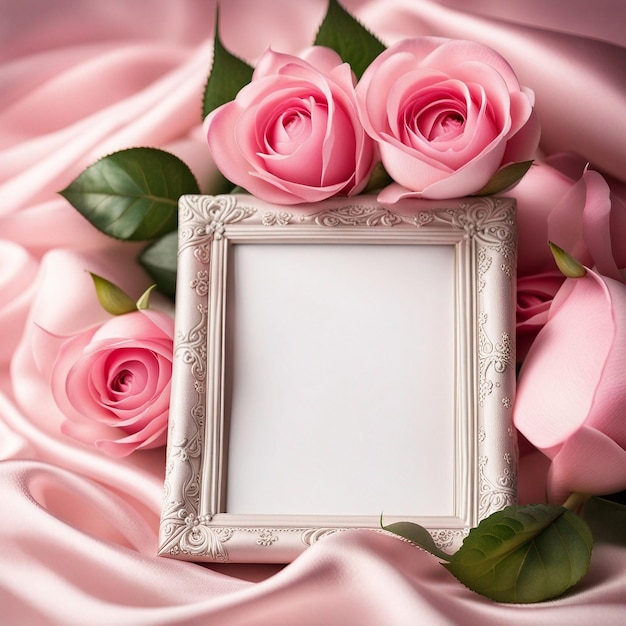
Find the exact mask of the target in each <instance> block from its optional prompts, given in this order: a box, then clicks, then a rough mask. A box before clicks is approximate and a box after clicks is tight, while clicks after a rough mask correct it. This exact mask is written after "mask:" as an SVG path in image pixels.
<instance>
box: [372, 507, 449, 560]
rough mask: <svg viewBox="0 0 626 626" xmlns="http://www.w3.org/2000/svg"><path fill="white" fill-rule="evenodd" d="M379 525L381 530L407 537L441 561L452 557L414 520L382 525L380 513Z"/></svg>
mask: <svg viewBox="0 0 626 626" xmlns="http://www.w3.org/2000/svg"><path fill="white" fill-rule="evenodd" d="M380 525H381V527H382V528H383V530H387V531H389V532H390V533H394V534H395V535H398V536H400V537H404V539H408V540H409V541H411V542H412V543H414V544H416V545H418V546H419V547H420V548H423V549H424V550H426V551H427V552H430V553H431V554H432V555H433V556H436V557H437V558H438V559H441V560H442V561H449V560H450V559H451V558H452V557H451V556H450V555H449V554H447V553H446V552H444V551H443V550H440V549H439V548H438V547H437V546H436V545H435V542H434V541H433V538H432V536H431V534H430V533H429V532H428V531H427V530H426V529H425V528H424V527H423V526H420V525H419V524H415V523H414V522H395V523H393V524H388V525H387V526H383V523H382V515H381V519H380Z"/></svg>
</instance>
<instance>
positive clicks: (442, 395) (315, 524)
mask: <svg viewBox="0 0 626 626" xmlns="http://www.w3.org/2000/svg"><path fill="white" fill-rule="evenodd" d="M178 236H179V243H178V274H177V277H178V278H177V294H176V336H175V346H174V369H173V378H172V396H171V409H170V427H169V434H168V444H167V467H166V477H165V488H164V504H163V512H162V516H161V524H160V539H159V542H160V545H159V552H158V553H159V555H161V556H165V557H170V558H178V559H184V560H191V561H197V562H232V563H241V562H248V563H252V562H257V563H288V562H290V561H292V560H293V559H294V558H296V557H297V556H298V554H300V553H301V552H302V551H303V550H305V549H306V548H307V547H308V546H310V545H312V544H313V543H315V542H316V541H319V540H321V539H323V537H325V536H327V535H329V534H333V533H337V532H341V531H343V530H347V529H351V528H368V529H372V530H379V531H380V530H381V518H382V519H383V520H384V523H385V524H388V523H392V522H395V521H402V520H404V521H415V522H417V523H419V524H421V525H422V526H424V527H426V528H427V529H428V531H429V532H430V534H431V535H432V537H433V539H434V541H435V544H436V545H437V546H438V547H439V548H441V549H442V550H444V551H448V552H450V553H451V552H454V551H455V550H456V549H457V548H458V547H459V546H460V544H461V543H462V541H463V539H464V537H465V536H466V535H467V533H468V532H469V529H470V528H472V527H474V526H476V525H477V524H478V523H479V522H480V520H481V519H484V518H485V517H487V516H488V515H490V514H491V513H493V512H494V511H497V510H500V509H502V508H504V507H505V506H507V505H509V504H513V503H515V501H516V464H517V445H516V435H515V430H514V428H513V425H512V416H511V412H512V405H513V401H514V393H515V341H514V338H515V317H514V316H515V289H516V285H515V272H516V248H517V239H516V226H515V202H514V200H512V199H509V198H501V197H473V198H463V199H458V200H452V201H450V200H448V201H424V200H405V201H403V202H401V203H399V204H398V205H396V206H394V207H393V209H392V208H389V207H386V206H383V205H381V204H380V203H378V202H377V200H376V197H375V196H368V195H363V196H357V197H355V198H333V199H331V200H327V201H324V202H320V203H315V204H309V205H297V206H292V207H290V206H278V205H273V204H271V203H267V202H264V201H262V200H260V199H258V198H255V197H252V196H249V195H237V194H231V195H220V196H205V195H190V196H183V197H182V198H181V200H180V205H179V235H178Z"/></svg>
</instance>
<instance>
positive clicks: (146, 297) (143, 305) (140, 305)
mask: <svg viewBox="0 0 626 626" xmlns="http://www.w3.org/2000/svg"><path fill="white" fill-rule="evenodd" d="M155 287H156V283H155V284H154V285H150V286H149V287H148V288H147V289H146V290H145V291H144V292H143V293H142V294H141V296H139V300H137V303H136V304H137V310H138V311H142V310H144V309H148V308H150V294H151V293H152V291H153V290H154V288H155Z"/></svg>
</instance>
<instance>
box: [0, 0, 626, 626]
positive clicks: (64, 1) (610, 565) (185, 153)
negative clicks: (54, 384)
mask: <svg viewBox="0 0 626 626" xmlns="http://www.w3.org/2000/svg"><path fill="white" fill-rule="evenodd" d="M344 4H345V6H346V8H347V9H349V10H350V11H352V12H353V13H354V14H355V15H356V16H357V17H359V19H361V21H362V22H363V23H365V24H366V25H367V26H368V27H370V28H371V29H372V30H373V31H374V32H376V34H377V35H378V36H379V37H380V38H381V39H382V40H383V41H384V42H385V43H387V44H391V43H393V42H394V41H397V40H398V39H400V38H403V37H406V36H413V35H418V34H434V35H444V36H451V37H463V38H469V39H475V40H478V41H481V42H483V43H486V44H488V45H490V46H492V47H494V48H495V49H496V50H498V51H499V52H500V53H501V54H503V55H504V56H505V58H507V60H509V62H510V63H511V64H512V65H513V67H514V69H515V71H516V72H517V73H518V75H519V77H520V81H521V82H522V83H523V84H524V85H527V86H528V87H530V88H531V89H533V90H534V92H535V95H536V102H537V104H536V106H537V111H538V113H539V116H540V118H541V122H542V128H543V134H542V144H541V149H542V151H543V153H544V154H547V155H549V154H554V153H559V152H562V151H573V152H576V153H578V154H580V155H581V156H582V157H583V158H584V159H586V160H587V161H589V162H591V163H592V164H593V166H594V167H595V168H597V169H599V170H600V171H602V172H604V173H606V174H608V175H611V176H613V177H615V178H617V179H620V178H621V179H624V178H626V148H625V147H624V140H623V139H624V137H625V136H626V132H625V131H626V121H625V118H624V115H623V112H624V111H625V110H626V75H625V74H624V67H626V51H625V49H624V45H625V38H624V34H623V29H622V28H621V27H620V25H622V24H623V23H624V18H625V17H626V9H625V8H624V7H623V4H622V3H621V2H620V1H619V0H603V1H602V2H598V1H595V2H593V3H592V2H590V1H583V0H575V1H567V2H566V1H565V0H553V1H552V2H549V3H545V2H539V1H538V0H536V1H534V2H527V3H517V2H514V1H512V0H508V1H506V2H502V1H500V2H493V1H491V2H490V1H489V0H468V1H467V2H460V1H456V0H442V1H441V2H435V1H434V0H418V1H416V0H369V1H368V0H346V2H345V3H344ZM325 6H326V3H325V2H324V0H303V1H302V2H298V3H293V2H291V1H290V0H263V1H262V2H254V1H253V0H232V1H231V0H229V1H228V2H223V3H222V8H221V20H222V36H223V39H224V42H225V43H226V45H227V46H228V47H229V48H230V49H231V50H233V51H234V52H235V53H237V54H238V55H240V56H242V57H244V58H245V59H246V60H248V61H249V62H251V63H253V62H254V60H255V59H256V58H257V57H258V55H259V54H260V53H261V52H262V51H263V50H264V49H265V48H266V47H267V46H268V45H270V44H271V45H272V47H273V48H274V49H276V50H280V51H284V52H294V53H295V52H297V51H298V50H299V49H301V48H302V47H305V46H307V45H309V44H310V43H311V41H312V40H313V37H314V34H315V31H316V29H317V26H318V24H319V22H320V21H321V19H322V17H323V14H324V11H325ZM214 9H215V7H214V3H213V2H206V1H205V0H181V1H179V2H175V3H171V2H169V3H168V2H166V1H165V0H134V1H133V2H132V3H129V2H123V1H122V0H111V1H109V2H106V3H95V2H89V1H87V0H71V1H70V0H22V1H21V2H20V3H16V2H12V1H11V0H0V17H1V19H0V62H1V65H0V192H1V193H0V198H1V199H2V201H1V202H0V285H1V286H2V289H0V335H1V341H0V458H1V459H2V462H1V463H0V485H1V486H0V497H1V498H2V500H1V502H2V504H1V505H0V511H1V513H0V537H1V542H2V543H1V548H2V552H1V554H2V556H1V557H0V607H1V608H0V614H1V617H0V621H2V623H6V624H8V625H11V626H12V625H14V624H15V625H18V624H63V625H66V624H86V623H89V624H120V625H123V624H129V625H130V624H133V625H144V624H145V625H156V624H206V623H215V624H220V625H222V624H224V625H229V624H233V625H234V624H237V625H240V624H268V625H269V624H271V625H276V626H280V625H283V624H284V625H291V624H301V625H305V624H322V623H324V624H338V625H341V624H359V625H364V626H368V625H372V626H375V625H379V624H386V625H387V624H389V625H396V624H397V625H398V626H403V625H405V624H417V623H420V624H421V623H423V624H474V623H480V624H501V623H510V624H514V625H517V624H520V625H522V624H531V623H533V624H534V623H550V624H561V623H562V624H575V623H580V624H587V623H592V622H597V623H602V624H609V625H610V624H618V623H621V622H622V621H623V615H624V604H625V602H626V537H625V536H624V534H625V532H626V531H624V530H623V529H624V528H625V527H626V524H624V521H625V520H623V519H619V518H618V517H615V518H610V523H609V522H606V523H604V524H603V523H601V522H598V527H597V534H596V538H597V545H596V548H595V550H594V554H593V559H592V566H591V571H590V573H589V575H588V576H587V577H586V578H585V580H584V581H583V582H582V584H581V585H579V586H577V587H576V588H575V589H574V590H572V591H571V592H570V593H568V594H566V596H564V597H563V598H561V599H558V600H556V601H552V602H548V603H543V604H540V605H536V606H525V607H519V606H504V605H497V604H494V603H492V602H490V601H488V600H486V599H484V598H481V597H479V596H476V595H474V594H472V593H471V592H469V591H467V590H466V589H464V588H463V587H462V586H461V585H460V584H459V583H457V582H456V581H455V580H454V579H453V578H451V577H450V576H449V575H448V574H447V573H446V572H445V570H444V569H443V568H442V567H441V566H440V565H439V564H438V563H437V562H436V560H434V559H433V558H431V557H430V556H429V555H427V554H425V553H423V552H421V551H419V550H417V549H415V548H412V547H411V546H409V545H408V544H406V543H403V542H400V541H398V540H396V539H395V538H393V537H388V536H384V535H381V534H378V533H372V532H368V531H351V532H346V533H341V534H339V535H335V536H332V537H330V538H328V539H327V540H325V541H323V542H319V543H318V544H315V545H314V546H313V547H312V548H311V549H309V550H308V551H307V552H306V553H305V554H304V555H303V556H302V557H300V558H299V559H297V560H296V561H295V562H294V563H292V564H290V565H288V566H286V567H284V568H281V567H276V566H214V567H203V566H199V565H195V564H191V563H184V562H177V561H172V560H168V559H162V558H158V557H156V556H155V553H156V544H157V529H158V518H159V514H160V505H161V490H162V480H163V472H164V452H163V450H154V451H148V452H141V453H136V454H134V455H131V456H130V457H128V458H127V459H123V460H119V459H115V460H114V459H110V458H108V457H105V456H103V455H102V454H100V453H99V452H97V451H96V450H92V449H89V448H87V447H83V446H81V445H80V444H78V443H75V442H73V441H72V440H71V439H69V438H67V437H65V436H64V435H62V434H61V433H60V430H59V425H60V422H61V419H62V416H61V414H60V413H59V411H58V409H57V407H56V405H55V404H54V401H53V399H52V397H51V394H50V390H49V387H48V386H47V384H46V381H45V380H44V378H43V377H42V376H41V374H40V373H39V371H38V369H37V365H36V338H35V336H34V333H33V330H32V329H33V325H34V324H38V325H40V326H42V327H44V328H46V329H49V330H51V331H54V332H58V333H63V332H72V331H73V330H75V329H76V327H78V326H82V325H86V324H88V323H90V322H92V321H94V320H96V319H98V315H100V312H99V311H98V309H97V306H96V305H94V304H93V303H92V302H91V301H90V300H89V299H87V298H85V295H84V294H85V293H87V290H89V289H91V285H90V284H89V278H88V275H86V274H85V271H84V270H85V269H89V270H90V271H95V272H96V273H100V274H103V275H107V276H108V277H110V278H111V279H113V280H116V281H117V282H119V283H120V284H121V285H122V286H123V287H125V288H126V289H127V290H129V291H131V292H133V293H139V292H140V291H141V290H142V287H144V286H145V285H146V283H147V279H146V277H145V276H144V275H143V274H142V272H141V271H140V270H139V268H138V267H137V266H136V264H135V263H134V256H135V254H136V252H137V247H136V246H135V245H131V244H122V243H117V242H113V241H111V240H110V239H108V238H106V237H105V236H103V235H101V234H99V233H98V232H97V231H95V229H93V228H92V227H91V226H90V225H89V224H88V223H87V222H86V221H85V220H84V219H83V218H82V217H80V216H79V215H78V214H77V212H76V211H74V209H72V208H71V207H70V206H69V205H68V204H67V203H66V202H65V201H64V200H63V199H62V198H61V197H59V196H58V195H56V193H55V192H56V191H58V190H59V189H62V188H63V187H64V186H65V185H67V184H68V183H69V182H70V181H71V180H72V179H73V178H74V177H75V176H76V175H78V173H80V171H81V170H82V169H83V168H84V167H86V166H87V165H89V164H90V163H92V162H93V161H94V160H95V159H97V158H98V157H100V156H102V155H104V154H107V153H109V152H112V151H114V150H118V149H122V148H127V147H131V146H140V145H153V146H159V147H163V148H165V149H168V150H170V151H172V152H174V153H176V154H178V155H179V156H181V157H182V158H183V159H184V160H185V161H186V162H187V163H188V164H189V165H190V166H191V167H192V169H193V170H194V172H195V174H196V176H197V177H198V178H199V179H200V180H201V181H202V185H203V188H204V190H206V191H208V190H210V182H211V176H212V173H213V172H214V168H213V166H212V164H211V161H210V158H209V156H208V151H207V148H206V145H205V142H204V140H203V138H202V136H201V132H200V122H201V120H200V112H199V111H200V100H201V93H202V87H203V84H204V81H205V79H206V75H207V72H208V70H209V68H210V62H211V50H212V41H211V37H212V32H213V21H214V12H215V11H214ZM276 16H280V18H279V19H277V17H276ZM538 470H539V471H538ZM542 470H545V463H544V464H543V466H538V465H536V464H533V463H529V464H527V463H525V462H523V463H522V466H521V468H520V481H521V483H522V489H523V491H522V493H523V498H524V499H526V500H530V499H535V498H541V497H542V476H541V473H542ZM536 474H537V475H536ZM614 515H615V516H617V515H618V514H617V513H614ZM602 519H604V520H606V519H608V518H606V517H605V518H602Z"/></svg>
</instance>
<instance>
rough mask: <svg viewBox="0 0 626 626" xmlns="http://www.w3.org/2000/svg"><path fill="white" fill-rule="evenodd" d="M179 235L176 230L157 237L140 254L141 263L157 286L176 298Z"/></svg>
mask: <svg viewBox="0 0 626 626" xmlns="http://www.w3.org/2000/svg"><path fill="white" fill-rule="evenodd" d="M177 251H178V236H177V233H176V232H172V233H168V234H167V235H165V236H163V237H161V238H160V239H157V241H155V242H154V243H152V244H150V245H149V246H148V247H147V248H145V249H144V251H143V252H142V253H141V254H140V255H139V264H140V265H141V266H142V267H143V268H144V269H145V270H146V272H147V273H148V274H149V276H150V277H151V278H152V280H154V281H155V283H156V288H157V289H158V290H159V291H160V292H161V293H162V294H164V295H166V296H169V297H170V298H172V299H174V297H175V295H176V255H177Z"/></svg>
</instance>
